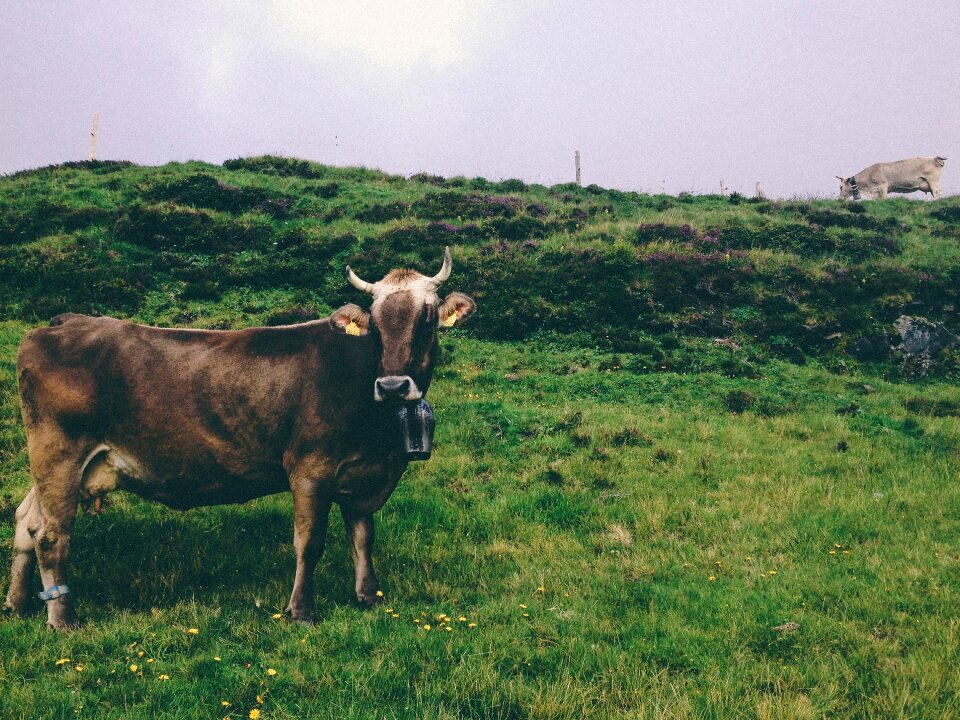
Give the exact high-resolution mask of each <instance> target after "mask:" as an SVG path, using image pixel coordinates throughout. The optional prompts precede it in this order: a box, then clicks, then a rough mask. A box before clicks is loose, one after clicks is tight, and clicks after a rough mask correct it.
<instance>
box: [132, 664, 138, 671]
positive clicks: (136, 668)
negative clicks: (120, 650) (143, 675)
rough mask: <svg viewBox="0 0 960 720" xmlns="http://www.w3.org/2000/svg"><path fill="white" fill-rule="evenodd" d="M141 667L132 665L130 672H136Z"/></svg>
mask: <svg viewBox="0 0 960 720" xmlns="http://www.w3.org/2000/svg"><path fill="white" fill-rule="evenodd" d="M138 669H139V668H138V667H137V666H136V665H131V666H130V672H136V671H137V670H138Z"/></svg>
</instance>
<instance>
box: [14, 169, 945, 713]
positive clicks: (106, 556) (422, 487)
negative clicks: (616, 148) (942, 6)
mask: <svg viewBox="0 0 960 720" xmlns="http://www.w3.org/2000/svg"><path fill="white" fill-rule="evenodd" d="M198 176H212V177H214V178H216V179H217V182H223V183H224V184H226V185H228V186H230V187H235V188H242V189H243V191H242V192H239V191H237V190H230V189H226V190H224V189H223V188H220V186H219V185H217V184H216V183H210V182H209V181H208V180H205V179H201V180H197V177H198ZM333 186H336V187H333ZM188 191H189V193H193V194H192V195H190V196H189V198H187V196H185V195H183V194H182V193H186V192H188ZM178 193H180V194H178ZM471 194H472V195H471ZM438 197H439V199H438ZM471 197H473V199H472V200H471V199H470V198H471ZM504 197H507V198H516V199H518V200H517V202H518V203H519V207H520V208H521V209H520V210H515V209H514V210H511V209H510V208H509V206H508V204H505V203H506V201H503V200H502V198H504ZM170 198H173V199H170ZM476 198H481V199H480V200H477V199H476ZM187 199H189V200H190V202H189V203H188V202H186V200H187ZM281 201H282V202H281ZM953 202H954V201H952V200H944V201H939V202H937V203H913V202H909V201H902V200H894V201H885V202H871V203H867V204H865V205H864V212H863V213H858V212H857V211H851V210H850V209H849V208H848V207H846V206H842V205H840V204H839V203H835V202H830V201H813V202H804V203H753V202H745V201H744V202H739V201H738V199H737V198H733V200H732V201H731V200H730V199H727V198H720V197H716V196H713V197H711V196H706V197H702V198H691V197H686V196H685V197H681V198H671V197H666V196H646V195H637V194H633V193H619V192H616V191H605V190H602V189H600V188H593V187H591V188H576V187H572V186H558V187H555V188H543V187H539V186H529V187H526V186H523V185H522V184H520V183H517V182H516V181H508V182H506V183H501V184H495V183H489V182H487V181H484V180H482V179H472V180H469V179H464V178H452V179H449V180H443V179H437V178H429V177H425V178H422V179H411V180H404V179H403V178H396V177H391V176H386V175H383V174H381V173H377V172H374V171H369V170H364V169H362V168H346V169H334V168H325V167H323V166H318V165H312V164H309V163H301V162H300V161H292V160H283V159H276V158H274V159H271V158H262V159H252V160H244V161H237V162H231V163H227V164H226V165H225V167H222V168H216V167H212V166H208V165H203V164H199V163H192V164H186V165H169V166H165V167H162V168H141V167H137V166H131V165H123V164H109V163H102V164H80V165H79V166H62V167H58V168H49V169H43V170H38V171H33V172H30V173H21V174H18V175H15V176H11V177H8V178H0V238H2V243H0V244H2V245H3V247H0V280H2V281H3V282H4V283H5V284H4V285H3V286H2V287H0V550H2V553H0V555H3V556H6V557H9V552H10V544H11V539H12V533H13V525H12V520H13V512H14V509H15V508H16V505H17V504H18V503H19V501H20V500H21V499H22V498H23V496H24V495H25V493H26V492H27V490H28V487H29V483H30V479H29V470H28V463H27V457H26V450H25V438H24V433H23V428H22V425H21V423H20V417H19V407H18V403H17V397H16V379H15V375H14V358H15V354H16V347H17V345H18V343H19V341H20V339H21V338H22V336H23V334H24V333H25V332H26V331H27V330H28V329H29V327H31V326H32V325H33V324H36V323H38V322H41V321H42V320H43V319H45V317H46V316H47V315H48V314H49V313H51V312H54V311H57V310H60V309H73V310H83V311H87V312H89V311H100V312H108V313H111V314H117V315H125V316H129V317H133V318H134V319H136V320H139V321H142V322H151V323H157V324H175V325H192V326H202V327H240V326H246V325H253V324H259V323H265V322H280V321H283V319H284V318H289V317H291V316H296V313H313V314H318V313H319V314H324V313H327V312H329V310H331V309H332V308H334V307H337V306H339V305H340V304H342V303H343V302H350V301H357V297H356V295H355V294H353V291H352V290H350V289H349V288H347V287H346V284H345V282H344V281H343V276H342V266H343V264H344V262H350V263H351V265H352V266H353V267H354V268H355V269H356V270H357V271H358V272H359V273H360V274H361V275H364V276H369V277H371V278H372V277H373V276H375V275H376V274H377V272H379V271H380V270H382V267H381V266H383V267H387V266H390V265H391V264H392V263H394V262H396V261H400V262H405V263H406V262H412V263H415V264H417V265H418V266H419V267H422V268H424V269H427V270H429V269H430V268H431V267H433V266H434V265H436V264H437V263H438V262H439V257H440V255H439V252H438V248H442V244H443V243H444V242H446V241H447V240H450V237H449V236H445V235H444V234H443V233H449V231H448V230H444V229H443V228H438V227H433V228H432V229H431V227H430V223H432V222H438V221H437V220H436V219H435V218H436V217H439V216H440V215H442V213H443V212H446V210H443V209H438V203H448V205H447V206H444V207H448V208H449V207H455V208H457V209H458V211H459V212H461V213H466V214H467V215H470V214H471V213H479V215H478V216H477V217H464V216H463V215H460V216H459V217H460V219H458V216H457V215H453V216H449V217H445V219H443V220H442V222H448V223H450V224H452V225H454V226H456V227H459V228H461V230H458V231H457V234H456V237H455V238H454V239H453V240H452V244H453V245H454V252H455V255H454V275H453V278H452V279H451V282H450V283H449V284H450V285H451V287H452V288H454V289H459V290H463V291H465V292H467V293H470V294H471V295H473V296H474V297H475V298H476V299H477V300H478V304H479V309H478V313H477V315H476V316H475V318H473V320H472V321H471V324H470V325H468V326H467V327H465V328H464V329H463V330H456V331H454V332H452V333H450V334H448V335H446V336H445V337H444V338H443V340H442V346H443V352H442V354H441V364H440V366H439V367H438V369H437V373H436V380H435V383H434V385H433V388H432V389H431V395H430V400H431V402H432V404H433V406H434V409H435V412H436V417H437V421H438V424H437V437H436V447H435V453H434V456H433V458H432V459H431V460H430V461H428V462H425V463H415V464H413V465H411V467H410V469H409V470H408V472H407V474H406V475H405V477H404V478H403V480H402V481H401V483H400V485H399V487H398V488H397V490H396V492H395V493H394V494H393V496H392V497H391V499H390V500H389V501H388V502H387V504H386V505H385V507H384V508H383V509H382V510H381V511H380V512H378V513H377V523H378V524H377V534H378V537H377V547H376V552H375V561H376V563H377V569H378V574H379V575H380V578H381V582H382V585H383V589H384V592H385V594H386V599H387V601H388V603H387V605H386V606H385V607H384V608H381V609H379V610H373V611H363V610H360V609H359V608H357V607H355V606H354V604H353V602H352V598H353V571H352V568H351V563H350V559H349V550H348V548H347V544H346V541H345V538H344V530H343V525H342V522H341V520H340V518H339V514H338V513H334V514H333V515H332V517H331V527H330V530H329V541H328V545H327V551H326V554H325V555H324V558H323V561H322V562H321V565H320V567H319V568H318V571H317V573H318V574H317V580H318V598H317V602H318V608H317V609H318V612H319V616H320V621H319V622H318V623H317V624H316V625H315V626H313V627H302V626H298V625H292V624H290V623H288V622H287V621H286V620H285V619H283V618H282V617H275V616H276V615H278V614H279V613H281V611H282V609H283V607H284V606H285V604H286V601H287V598H288V596H289V592H290V589H291V585H292V581H293V569H294V559H293V549H292V521H291V501H290V497H289V496H287V495H278V496H274V497H269V498H263V499H260V500H258V501H254V502H251V503H247V504H244V505H237V506H223V507H216V508H204V509H197V510H192V511H189V512H186V513H178V512H175V511H172V510H169V509H166V508H164V507H162V506H159V505H155V504H151V503H148V502H145V501H142V500H140V499H138V498H136V497H134V496H131V495H125V494H123V493H117V494H115V495H114V496H112V497H111V499H112V500H113V504H112V505H111V506H110V507H109V508H108V510H107V512H105V513H104V514H103V515H100V516H97V517H87V516H81V517H80V518H79V519H78V522H77V527H76V531H75V534H74V538H73V544H72V558H71V566H72V570H73V575H72V580H71V586H72V587H73V588H74V589H75V592H76V598H77V610H78V613H79V615H80V617H81V619H82V620H83V621H84V624H83V626H82V628H81V629H80V630H78V631H76V632H72V633H54V632H52V631H49V630H47V629H46V628H45V627H44V616H43V615H42V614H41V611H42V608H41V607H40V605H41V603H40V602H39V601H35V604H34V607H33V610H35V611H36V612H34V613H33V614H30V615H28V616H27V617H25V618H23V619H9V618H7V619H2V620H0V648H3V652H0V685H2V687H3V688H4V690H3V692H0V717H2V718H7V717H9V718H68V717H69V718H74V717H97V718H193V717H210V718H222V717H231V718H247V717H249V714H250V711H251V710H252V709H255V708H256V709H259V710H260V711H261V713H262V715H261V717H263V718H300V717H337V718H358V719H359V718H582V717H591V718H594V717H596V718H718V719H726V718H784V719H792V718H798V719H800V718H820V717H831V718H877V719H880V718H884V719H886V718H895V717H902V718H917V719H918V720H920V719H923V720H926V719H927V718H944V719H947V718H953V717H957V716H960V701H958V699H957V698H958V697H960V676H958V674H957V671H956V668H957V667H958V665H960V621H958V617H960V602H958V599H957V598H958V591H960V572H958V570H960V567H958V565H960V485H958V483H957V478H958V474H960V390H958V388H957V386H956V383H955V377H956V370H955V367H954V366H953V365H951V364H950V362H951V359H950V358H949V357H945V358H942V359H941V362H942V364H941V366H940V369H939V370H938V374H935V377H933V378H928V379H926V380H923V381H918V382H907V381H905V380H904V379H903V377H902V374H901V373H900V371H899V360H898V358H897V357H896V356H895V355H891V356H890V357H888V358H885V359H881V360H877V361H875V362H860V361H857V360H856V359H855V358H852V357H851V356H850V355H849V354H848V353H847V352H846V349H845V347H846V345H845V343H846V342H847V341H848V339H853V338H856V337H859V336H861V335H863V336H869V335H870V334H871V333H876V332H878V331H882V330H883V329H884V328H887V327H888V326H887V325H886V323H888V322H889V320H890V319H891V318H892V317H895V316H896V314H899V313H900V312H903V311H905V310H904V309H906V310H909V311H910V312H911V313H913V314H926V315H927V316H929V317H931V318H934V319H941V320H945V321H947V322H948V323H952V322H953V321H952V320H951V318H952V317H953V315H952V314H951V313H953V311H951V310H948V309H944V306H945V305H949V304H950V303H952V302H954V299H955V295H956V287H955V286H952V285H951V284H950V283H951V278H960V273H958V267H960V262H958V260H960V257H958V251H957V235H956V229H955V228H956V223H954V222H952V221H950V219H949V218H950V215H949V213H950V212H953V210H954V209H955V208H954V205H953V204H951V203H953ZM265 203H266V204H265ZM271 203H272V204H271ZM277 203H279V205H278V204H277ZM284 203H286V206H285V207H281V206H283V205H284ZM478 203H479V204H478ZM394 204H399V205H402V206H403V208H404V210H403V212H404V214H403V215H402V216H400V217H394V218H392V219H387V220H385V221H384V222H375V221H374V220H375V219H376V218H377V217H380V214H383V213H385V214H387V215H389V214H390V213H391V212H394V211H393V210H390V209H389V206H391V205H394ZM378 205H379V206H381V207H380V208H377V207H376V206H378ZM536 205H542V206H543V207H542V208H538V207H535V206H536ZM91 208H92V209H91ZM137 208H139V209H137ZM384 208H387V209H384ZM574 210H579V211H580V212H574ZM818 212H819V213H821V215H816V213H818ZM138 213H139V214H138ZM487 213H492V214H487ZM504 213H506V214H504ZM936 213H940V215H937V214H936ZM358 215H359V216H362V219H358V217H357V216H358ZM508 215H509V217H508ZM861 215H862V216H863V217H865V218H867V220H862V219H859V218H860V216H861ZM944 218H946V219H944ZM891 219H892V221H891ZM816 220H820V223H818V222H816ZM508 221H509V222H508ZM520 221H522V222H520ZM828 221H829V222H833V223H841V225H830V226H827V225H826V224H825V223H826V222H828ZM510 223H514V224H510ZM537 223H543V225H542V226H541V225H538V224H537ZM661 223H662V224H663V225H664V228H662V229H658V228H657V227H655V226H658V224H661ZM821 223H824V224H821ZM842 223H865V224H866V225H868V226H869V228H868V229H864V228H863V227H846V226H844V225H842ZM684 224H687V225H690V226H691V228H692V232H693V235H695V236H696V237H695V238H694V239H691V237H693V235H691V231H690V230H681V228H682V226H683V225H684ZM813 225H817V226H818V227H821V228H824V227H826V229H821V230H818V229H817V228H814V227H813ZM471 227H472V229H471ZM463 228H466V229H465V230H464V229H463ZM711 228H727V235H726V239H725V240H723V242H722V243H721V245H720V246H719V247H720V250H719V251H717V252H720V253H721V255H722V253H723V252H725V251H730V252H731V253H732V258H731V260H726V259H723V258H722V257H719V258H717V257H714V258H713V259H710V253H711V252H714V251H711V250H709V248H708V247H707V246H706V245H704V244H703V243H704V241H703V237H705V236H709V233H710V231H711ZM870 228H873V229H870ZM174 231H176V232H174ZM518 233H519V234H518ZM644 233H645V234H644ZM834 233H840V234H839V235H834ZM641 234H642V237H641ZM721 238H723V235H721ZM837 238H841V239H842V240H843V242H844V243H847V245H846V246H844V247H841V246H840V245H838V244H836V243H834V244H833V245H830V243H833V242H834V241H835V240H837ZM864 238H867V239H866V240H865V239H864ZM274 243H276V245H274ZM531 243H533V244H531ZM858 243H859V244H858ZM891 243H892V244H891ZM828 246H829V247H828ZM825 248H827V250H829V251H827V250H825ZM830 248H832V249H830ZM738 252H739V253H741V254H739V255H737V254H736V253H738ZM851 253H859V255H858V258H859V259H851V255H850V254H851ZM704 258H706V260H705V259H704ZM704 262H706V263H707V265H706V267H707V270H708V271H709V273H708V274H704V273H703V263H704ZM747 266H749V267H750V268H751V269H750V271H749V272H745V271H744V270H743V268H745V267H747ZM838 269H846V270H847V271H848V274H849V275H851V276H852V277H851V279H850V280H849V281H848V280H843V279H840V280H836V279H834V280H831V279H829V278H828V276H830V277H839V278H844V277H846V275H844V273H839V274H838V273H837V270H838ZM928 271H929V276H930V277H929V278H928V279H927V278H926V277H925V279H923V280H921V279H920V276H921V272H928ZM691 273H692V277H693V280H692V281H690V282H689V284H686V283H688V279H689V278H690V277H691ZM897 278H899V279H897ZM705 281H706V284H705ZM875 285H876V286H877V287H876V289H874V286H875ZM870 316H872V318H871V317H870ZM474 321H475V322H474ZM802 322H808V323H810V324H811V325H812V326H813V327H815V328H816V331H815V332H814V331H811V330H808V329H803V328H802V324H801V323H802ZM952 326H953V327H955V325H952ZM838 327H839V328H841V331H842V332H843V336H842V338H841V340H839V341H838V342H833V341H831V342H828V343H825V342H823V341H822V336H823V335H825V334H827V333H828V332H832V331H837V330H836V328H838ZM814 336H816V338H819V339H815V338H814ZM715 337H724V338H728V339H729V340H730V341H732V342H735V343H736V345H737V346H738V347H739V349H731V348H730V347H729V346H720V345H717V344H716V343H714V342H713V338H715ZM784 358H790V359H792V360H793V362H790V361H788V360H786V359H784ZM0 559H2V558H0ZM8 573H9V571H8V565H7V564H6V560H3V562H2V563H0V585H2V586H4V587H5V586H6V583H7V580H8ZM35 584H36V586H37V589H38V590H39V589H40V588H39V579H35ZM524 606H525V607H524ZM387 608H389V609H391V610H392V611H393V612H392V613H389V614H388V613H386V612H384V610H386V609H387ZM394 614H396V615H397V616H398V617H393V615H394ZM441 615H444V616H447V617H449V619H450V620H449V623H448V622H447V621H445V620H442V619H438V616H441ZM461 617H463V618H465V620H464V621H461V620H459V618H461ZM471 623H475V624H476V625H475V627H469V625H470V624H471ZM789 623H795V624H796V629H793V630H791V629H789V628H790V627H793V626H791V625H788V624H789ZM426 625H430V627H431V629H430V630H429V631H428V630H425V629H424V628H425V626H426ZM448 625H449V627H450V628H451V629H450V630H449V631H448V630H447V629H446V627H447V626H448ZM784 626H787V629H777V628H783V627H784ZM191 629H196V630H197V632H196V634H193V633H191V632H190V630H191ZM140 653H142V655H141V654H140ZM218 658H219V659H218ZM66 659H69V661H68V662H63V663H61V664H59V665H58V664H57V663H58V662H59V661H61V660H66ZM133 665H136V668H137V669H136V670H135V671H134V670H132V669H131V666H133ZM78 667H80V668H81V669H79V670H78V669H77V668H78ZM270 669H273V670H275V671H276V674H270V673H269V672H268V671H269V670H270ZM161 676H168V677H169V679H168V680H161ZM223 702H226V703H229V704H228V705H223V704H222V703H223Z"/></svg>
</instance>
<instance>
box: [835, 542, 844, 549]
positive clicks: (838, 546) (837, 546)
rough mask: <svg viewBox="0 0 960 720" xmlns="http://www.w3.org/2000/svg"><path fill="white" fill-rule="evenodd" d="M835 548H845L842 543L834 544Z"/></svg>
mask: <svg viewBox="0 0 960 720" xmlns="http://www.w3.org/2000/svg"><path fill="white" fill-rule="evenodd" d="M833 546H834V547H835V548H842V547H843V545H841V544H840V543H834V544H833Z"/></svg>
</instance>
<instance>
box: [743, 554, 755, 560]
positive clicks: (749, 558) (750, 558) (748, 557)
mask: <svg viewBox="0 0 960 720" xmlns="http://www.w3.org/2000/svg"><path fill="white" fill-rule="evenodd" d="M744 560H753V558H752V557H750V556H749V555H747V556H746V557H745V558H744Z"/></svg>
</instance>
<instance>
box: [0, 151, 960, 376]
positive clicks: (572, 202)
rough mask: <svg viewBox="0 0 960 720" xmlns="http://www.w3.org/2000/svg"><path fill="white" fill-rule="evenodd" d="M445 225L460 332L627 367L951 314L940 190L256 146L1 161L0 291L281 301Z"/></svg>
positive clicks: (211, 316) (839, 349)
mask: <svg viewBox="0 0 960 720" xmlns="http://www.w3.org/2000/svg"><path fill="white" fill-rule="evenodd" d="M448 244H449V245H451V246H453V247H454V248H455V249H456V268H457V276H456V277H457V281H458V282H459V283H461V284H462V285H463V287H468V288H470V289H471V291H472V292H473V294H474V295H475V296H476V297H477V300H478V301H480V303H481V304H482V305H483V307H484V312H483V313H481V314H480V315H479V316H478V317H477V318H476V322H475V323H473V327H472V329H471V334H472V335H473V336H475V337H479V338H483V339H490V340H526V339H530V338H532V337H536V336H543V335H544V334H550V335H560V336H562V337H563V338H564V340H565V341H566V342H570V343H573V344H576V345H580V346H583V347H596V348H599V349H603V350H612V351H615V352H617V351H619V352H625V353H629V354H630V356H631V358H632V359H633V360H632V362H633V364H634V365H637V367H638V368H639V369H641V370H643V369H645V368H647V369H649V368H661V367H664V368H665V369H672V370H679V371H684V370H688V369H691V370H692V369H702V368H703V366H704V363H707V364H708V365H709V366H710V367H717V368H719V367H720V366H721V365H722V364H723V363H724V362H726V361H728V360H729V358H728V356H727V355H723V356H722V357H716V356H715V355H716V354H711V353H709V352H707V351H706V346H707V345H709V343H704V342H702V341H703V340H710V339H714V338H730V339H731V340H733V341H735V343H736V344H737V345H739V346H740V347H742V348H744V352H743V353H741V354H740V355H739V356H738V358H740V359H743V360H744V361H746V362H756V361H761V362H762V361H763V360H765V359H766V358H768V357H783V358H787V359H791V360H794V361H800V360H802V359H803V358H804V357H809V356H818V357H826V358H829V359H830V362H832V363H835V364H837V365H838V366H840V367H843V366H848V367H849V366H850V364H851V363H856V362H858V361H868V362H880V363H890V362H891V361H892V360H894V358H891V357H889V354H888V353H887V352H886V349H887V347H888V346H889V343H882V342H879V339H880V338H882V337H883V336H884V334H887V335H890V334H891V333H893V332H894V331H893V329H892V325H891V323H892V322H893V320H895V319H896V318H897V317H898V316H899V315H900V314H903V313H907V314H910V315H922V316H926V317H928V318H929V319H931V320H944V321H946V322H947V323H948V324H949V325H950V326H951V327H953V329H954V330H957V329H958V320H957V313H956V307H957V306H958V297H957V295H958V293H960V200H958V199H947V200H943V201H939V202H933V203H918V202H914V201H910V200H890V201H885V202H880V203H877V202H871V203H839V202H835V201H812V202H779V203H773V202H768V201H761V202H754V201H752V200H750V201H748V200H745V199H743V198H742V197H740V196H737V195H733V196H731V197H729V198H727V197H720V196H701V197H694V196H686V195H681V196H680V197H679V198H677V197H671V196H650V195H640V194H636V193H624V192H618V191H608V190H603V189H601V188H598V187H596V186H590V187H587V188H580V187H578V186H576V185H561V186H554V187H552V188H546V187H542V186H527V185H524V184H523V183H522V182H520V181H517V180H509V181H506V182H501V183H490V182H487V181H486V180H483V179H473V180H467V179H465V178H452V179H448V180H445V179H443V178H439V177H433V176H416V177H414V178H412V179H410V180H407V179H404V178H401V177H395V176H389V175H384V174H382V173H378V172H373V171H368V170H362V169H334V168H329V167H324V166H320V165H314V164H310V163H306V162H303V161H297V160H288V159H281V158H271V157H265V158H254V159H248V160H236V161H231V162H227V163H226V164H225V166H224V167H213V166H209V165H204V164H200V163H190V164H186V165H180V164H174V165H168V166H164V167H160V168H144V167H137V166H133V165H128V164H124V163H91V164H88V163H81V164H78V165H71V166H58V167H54V168H46V169H41V170H36V171H30V172H25V173H19V174H17V175H14V176H11V177H6V178H2V179H0V312H2V313H3V315H4V316H5V317H8V318H16V319H21V320H25V321H27V322H39V321H44V320H46V319H47V318H48V317H50V316H52V315H54V314H56V313H57V312H60V311H63V310H66V309H70V310H74V311H85V312H99V313H111V314H120V315H130V316H135V317H138V318H141V319H143V320H146V321H148V322H156V323H162V324H180V325H183V324H188V325H197V326H212V327H233V326H237V325H247V324H251V323H254V322H266V323H271V322H273V323H279V322H286V321H288V320H289V319H291V318H300V317H312V316H314V315H315V314H316V313H318V312H319V313H324V312H327V311H328V310H330V309H331V305H333V306H336V305H337V304H339V303H340V302H341V299H342V298H343V297H344V296H345V289H344V285H343V265H344V263H350V264H351V265H352V266H353V267H355V268H358V269H362V272H364V273H366V274H368V275H370V276H371V277H373V276H377V275H378V274H381V273H383V272H385V271H386V270H388V269H390V268H391V267H395V266H397V265H401V264H413V265H416V266H418V267H425V268H431V267H434V266H435V265H437V264H438V263H439V259H440V257H441V253H442V249H443V246H444V245H448ZM352 292H353V290H347V291H346V294H349V293H352ZM894 334H895V333H894ZM851 349H853V352H851ZM956 366H957V362H956V358H945V363H944V368H945V370H946V371H950V370H954V369H956Z"/></svg>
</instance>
